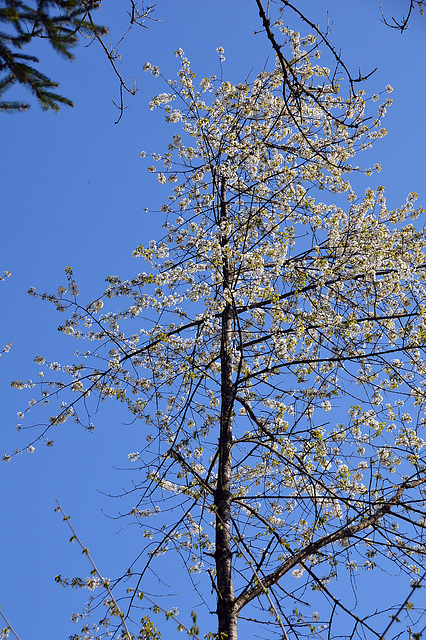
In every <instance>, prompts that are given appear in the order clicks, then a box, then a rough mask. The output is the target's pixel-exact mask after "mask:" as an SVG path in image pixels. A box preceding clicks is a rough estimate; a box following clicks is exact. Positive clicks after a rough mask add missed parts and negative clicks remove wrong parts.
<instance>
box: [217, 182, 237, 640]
mask: <svg viewBox="0 0 426 640" xmlns="http://www.w3.org/2000/svg"><path fill="white" fill-rule="evenodd" d="M227 217H228V212H227V206H226V181H225V180H224V179H222V180H221V185H220V221H221V222H222V223H223V222H226V220H227ZM221 246H222V251H223V253H222V265H223V287H222V288H223V295H224V297H225V300H226V304H225V307H224V309H223V312H222V335H221V346H220V362H221V411H220V434H219V462H218V465H219V466H218V478H217V487H216V492H215V508H216V552H215V560H216V575H217V590H218V598H217V617H218V633H219V635H218V638H219V640H236V639H237V613H236V609H235V598H234V588H233V582H232V549H231V470H232V413H233V405H234V395H235V393H234V387H233V382H232V326H233V313H234V312H233V305H232V302H231V299H230V292H231V289H232V264H231V260H230V257H229V255H228V253H227V252H226V248H227V247H228V246H229V234H228V232H227V231H224V232H222V236H221Z"/></svg>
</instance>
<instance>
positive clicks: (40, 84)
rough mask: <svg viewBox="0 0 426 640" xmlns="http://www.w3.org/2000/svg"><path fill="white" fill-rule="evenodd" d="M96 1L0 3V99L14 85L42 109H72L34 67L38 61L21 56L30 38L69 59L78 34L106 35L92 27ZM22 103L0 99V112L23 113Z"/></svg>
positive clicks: (24, 105)
mask: <svg viewBox="0 0 426 640" xmlns="http://www.w3.org/2000/svg"><path fill="white" fill-rule="evenodd" d="M100 4H101V2H100V1H99V0H32V2H21V1H20V0H0V98H1V97H2V96H3V94H4V92H5V91H6V90H7V89H10V88H11V87H12V86H13V85H15V84H20V85H23V86H24V87H25V88H26V89H28V90H29V91H31V93H32V94H33V95H34V96H35V97H36V98H37V100H38V101H39V103H40V105H41V106H42V107H43V109H54V110H55V111H59V108H60V107H61V106H62V105H63V104H67V105H69V106H73V103H72V102H71V100H69V99H68V98H65V97H63V96H61V95H60V94H58V93H56V91H55V89H56V88H57V87H58V86H59V85H58V83H57V82H54V81H52V80H51V79H50V78H48V77H47V76H45V75H44V74H43V73H41V72H40V71H39V70H37V69H36V68H35V65H37V64H38V63H39V59H38V58H37V57H35V56H34V55H28V54H26V53H24V50H25V48H26V47H27V46H28V45H29V44H30V43H31V42H32V40H33V39H34V38H38V39H45V40H48V41H49V42H50V44H51V45H52V47H53V48H54V49H55V51H56V52H57V53H59V54H60V55H62V56H64V57H65V58H68V59H69V60H72V59H73V58H74V56H73V54H72V52H71V50H72V48H73V47H74V46H75V45H76V44H77V42H78V37H79V35H80V34H82V33H85V34H89V35H90V34H93V35H94V34H99V35H103V34H105V33H107V30H106V29H105V28H104V27H100V26H98V25H95V24H94V23H93V21H92V19H91V16H90V11H92V10H94V9H97V8H98V7H99V6H100ZM28 108H29V104H27V103H25V102H15V101H7V100H6V101H5V100H0V111H9V112H13V111H24V110H26V109H28Z"/></svg>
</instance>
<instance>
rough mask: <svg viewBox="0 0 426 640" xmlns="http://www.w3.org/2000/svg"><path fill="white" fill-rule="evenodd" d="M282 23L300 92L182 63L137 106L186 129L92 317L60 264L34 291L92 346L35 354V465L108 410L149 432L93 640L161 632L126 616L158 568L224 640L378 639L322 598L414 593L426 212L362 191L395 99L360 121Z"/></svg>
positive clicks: (347, 601) (370, 617)
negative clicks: (56, 437)
mask: <svg viewBox="0 0 426 640" xmlns="http://www.w3.org/2000/svg"><path fill="white" fill-rule="evenodd" d="M280 28H281V31H282V34H283V35H284V36H285V37H286V39H287V46H288V47H289V49H291V54H289V55H288V57H287V59H288V60H291V69H290V71H291V75H292V77H293V78H294V80H295V81H297V83H298V84H299V85H300V86H301V87H303V93H301V95H300V96H299V97H297V96H295V95H294V92H286V90H285V83H284V93H283V69H282V65H281V64H280V60H278V61H277V66H276V67H275V68H273V69H272V70H270V71H263V72H262V73H260V74H259V75H258V76H257V77H255V78H254V80H253V81H252V82H250V83H249V82H248V81H244V82H242V83H241V84H237V85H234V84H232V83H230V82H226V81H222V80H217V79H216V78H214V77H209V78H203V79H202V80H201V82H200V84H199V85H198V84H197V85H196V84H195V79H194V74H193V72H192V71H191V68H190V65H189V62H188V60H187V59H186V57H185V55H184V53H183V51H181V50H179V51H177V52H176V54H177V57H178V58H179V59H180V62H181V67H180V70H179V72H178V79H177V81H169V82H168V88H167V92H165V93H161V94H159V95H157V96H155V97H154V99H153V100H152V103H151V107H152V108H162V109H164V112H165V116H166V120H167V121H168V122H169V123H170V124H171V126H173V127H176V128H179V131H180V133H177V132H176V133H174V135H173V141H172V142H171V144H170V145H169V149H168V151H167V153H164V154H162V155H159V154H153V156H152V158H153V161H152V162H153V163H152V165H151V166H150V167H149V169H148V170H149V171H150V172H151V173H153V174H154V175H156V177H157V179H158V181H159V182H160V183H161V184H163V185H164V189H165V190H166V202H165V203H164V204H163V205H162V207H161V209H160V211H161V212H162V214H163V217H164V237H163V238H162V239H160V240H158V241H155V240H152V241H151V242H149V245H148V246H145V245H143V244H140V245H139V246H138V247H137V248H136V249H135V251H134V256H135V258H137V259H140V260H142V261H143V262H144V263H145V265H147V266H145V267H143V268H145V270H141V272H140V273H138V274H137V275H135V276H134V277H132V278H130V279H128V280H122V279H120V278H118V277H109V278H107V281H108V287H107V289H106V291H105V292H104V294H103V295H102V296H100V297H99V298H98V299H97V300H95V301H94V302H93V303H92V304H90V305H88V306H87V307H84V306H81V305H80V304H79V303H78V299H77V295H78V288H77V284H76V282H75V280H74V278H73V274H72V270H71V269H67V277H68V283H67V286H66V287H61V288H60V289H59V291H58V293H57V294H55V295H48V294H42V295H41V297H43V298H45V299H47V300H49V301H50V302H51V303H53V304H54V305H55V306H56V308H57V309H58V311H62V312H65V311H66V312H68V317H67V318H66V319H65V321H64V322H63V324H62V325H61V327H60V330H61V331H63V332H64V333H65V334H67V335H69V336H73V337H74V338H77V339H79V340H86V341H87V343H88V347H87V350H86V352H85V353H84V358H82V359H79V360H78V361H77V362H75V363H73V364H71V365H60V364H59V363H57V362H50V363H48V362H46V361H45V359H44V358H43V357H42V356H38V357H37V358H36V362H37V363H38V364H40V365H42V364H45V365H47V366H48V367H49V368H50V369H52V370H54V371H56V372H57V373H56V375H57V378H56V379H55V380H51V381H49V382H48V383H46V382H43V383H41V399H40V400H39V401H38V402H40V403H44V404H46V403H48V402H52V403H53V402H56V401H57V398H59V400H58V402H59V403H60V405H59V406H58V408H57V410H55V412H54V415H53V416H52V417H51V418H50V420H49V422H48V423H46V424H45V425H44V427H43V431H42V433H39V434H37V436H36V437H35V438H34V441H33V442H32V443H31V444H30V446H29V448H30V450H33V447H34V445H35V444H36V442H37V441H38V440H40V439H44V440H45V442H46V444H47V445H51V444H52V437H53V436H52V433H54V430H55V428H56V426H57V425H59V424H62V423H64V422H66V420H67V419H69V418H72V419H73V420H74V421H76V422H77V423H79V424H82V425H83V426H85V427H86V428H88V429H93V428H94V425H93V423H92V418H91V413H92V412H93V410H94V409H96V407H97V406H98V403H99V401H104V400H108V399H111V398H116V399H118V400H120V401H121V402H122V403H123V405H125V406H126V407H127V409H128V411H129V412H130V415H131V417H132V420H134V421H141V423H142V424H143V425H144V438H145V442H144V445H143V447H140V450H139V451H134V452H132V453H130V454H129V460H130V461H131V462H132V463H133V464H134V465H135V467H136V469H137V470H135V474H136V478H137V480H136V485H135V491H134V492H133V495H135V492H137V498H136V499H135V501H134V506H133V507H132V508H131V509H130V510H129V513H128V514H127V516H128V517H129V518H131V519H133V520H135V521H136V522H137V523H139V524H140V526H141V527H142V529H143V530H144V539H145V541H146V547H145V548H144V549H142V550H141V549H138V560H137V561H135V564H134V565H133V566H132V567H131V568H130V569H129V570H128V571H127V573H126V574H125V576H123V577H122V578H121V579H120V580H118V581H117V582H110V581H105V580H103V579H101V577H100V574H97V573H96V571H95V572H94V573H93V575H92V577H91V578H89V579H87V580H86V581H81V582H80V583H78V582H77V583H73V586H75V585H77V586H88V587H89V588H96V587H99V588H100V589H102V588H105V589H106V590H107V593H106V596H105V598H106V599H105V604H106V606H107V609H108V611H107V614H106V616H105V618H103V620H102V621H101V623H100V627H102V628H101V629H100V630H99V627H98V628H97V629H98V632H99V633H100V634H102V633H103V627H107V628H108V633H110V634H111V636H112V637H127V638H129V637H134V638H136V637H137V638H154V637H158V636H157V635H156V634H157V631H156V630H155V628H154V627H153V626H152V623H151V622H150V621H149V619H148V618H146V617H145V618H142V621H141V622H140V623H139V622H138V620H136V618H135V612H137V607H138V606H140V600H142V602H143V598H144V584H145V580H146V576H147V570H148V568H150V567H152V566H154V565H155V563H156V562H161V561H160V558H159V556H162V555H164V554H171V553H173V551H176V552H177V553H178V554H179V555H180V557H181V558H182V561H183V566H184V567H186V569H187V571H188V573H189V576H190V578H191V579H193V580H194V581H195V580H196V579H197V580H198V577H199V578H200V580H201V582H200V583H199V584H201V587H200V588H202V589H203V594H204V595H203V597H204V599H205V602H206V603H207V606H208V607H209V608H210V610H211V611H214V612H215V614H216V615H217V620H218V625H217V632H216V633H212V632H210V633H208V634H207V635H206V636H205V637H208V638H217V639H220V640H225V639H228V640H235V639H236V638H237V624H238V621H239V619H240V620H244V621H246V622H244V624H249V622H250V621H251V622H252V623H253V624H254V625H255V628H256V630H257V629H258V627H259V625H265V634H268V633H271V634H272V635H273V634H278V637H280V638H286V639H287V638H290V637H295V638H299V637H301V636H304V635H306V636H311V635H314V636H315V637H323V636H322V635H321V632H322V630H323V629H324V628H325V627H326V628H327V629H328V634H329V637H331V636H335V635H339V634H340V635H344V636H345V637H346V636H347V637H354V636H359V637H363V636H366V637H374V636H377V637H381V636H382V631H383V629H382V627H383V617H381V615H380V612H379V611H377V607H376V606H375V604H374V603H373V606H372V607H371V609H370V610H369V611H366V610H364V609H362V610H361V609H358V608H356V607H355V606H354V605H353V598H352V593H351V592H350V593H349V594H348V593H347V592H346V591H345V590H343V592H342V589H339V586H338V583H337V579H338V578H340V579H341V580H344V578H343V577H342V576H344V575H347V576H349V577H350V579H351V580H355V576H356V572H357V570H358V571H359V572H361V569H363V570H365V571H373V570H374V571H375V572H380V571H384V572H386V571H387V570H389V569H390V568H395V567H397V568H398V570H400V571H402V572H405V573H407V574H408V575H409V576H410V578H413V580H414V581H416V580H417V579H418V578H417V576H419V572H421V570H422V569H423V566H424V554H425V550H426V549H425V544H424V542H425V541H424V538H423V535H424V528H425V524H424V508H425V495H424V491H425V485H426V473H425V464H424V458H423V457H422V449H423V447H424V444H425V442H424V440H423V439H422V437H421V431H422V429H423V427H424V424H425V418H424V417H423V416H424V411H423V410H424V406H425V392H424V385H423V379H424V376H425V371H426V367H425V364H424V362H423V359H422V349H423V344H424V342H425V335H426V333H425V331H426V318H425V309H426V307H425V306H424V299H425V284H424V245H425V234H424V232H423V231H421V230H418V229H417V228H416V227H415V226H414V225H413V224H412V223H411V222H410V221H409V219H414V218H416V217H417V215H418V214H419V213H421V212H422V209H416V208H415V207H414V201H415V198H416V196H415V194H410V195H409V196H408V198H407V201H406V202H405V204H404V205H403V206H401V207H400V208H399V209H396V210H389V209H388V208H387V206H386V200H385V195H384V190H383V188H382V187H378V188H377V189H370V188H368V189H367V190H366V191H365V194H364V195H363V196H362V197H357V196H356V194H355V191H354V188H353V184H354V183H355V182H356V181H358V182H360V181H361V174H362V172H361V170H360V169H359V167H358V166H355V165H354V164H353V158H354V157H355V155H356V153H357V152H358V151H361V150H363V149H366V148H369V147H370V146H371V144H372V142H373V141H374V140H375V139H377V138H380V137H382V136H383V135H384V134H385V132H386V130H385V129H384V128H382V126H381V117H382V115H383V114H384V112H385V110H386V106H387V105H388V104H389V103H390V102H391V100H390V98H389V97H386V98H385V99H384V101H383V102H382V104H381V105H380V107H379V110H378V115H377V117H376V118H375V119H373V120H371V121H370V120H367V116H366V106H367V102H366V100H365V99H364V97H363V92H358V93H355V94H354V95H353V96H352V98H351V99H344V98H341V97H340V96H339V93H338V88H337V87H336V85H335V83H333V82H331V81H330V79H329V70H328V69H326V68H325V67H322V66H319V65H318V64H317V58H319V56H320V54H319V52H318V51H315V48H314V45H315V38H313V37H307V38H301V37H300V36H299V35H298V34H297V33H294V32H292V31H290V30H288V29H286V28H284V27H283V26H282V25H281V26H280ZM308 49H309V50H313V55H312V56H310V55H309V54H308ZM218 51H219V54H220V56H221V59H223V50H221V49H220V48H219V49H218ZM145 69H146V70H147V71H151V72H152V73H153V74H154V75H159V71H158V69H156V68H155V67H153V66H152V65H150V64H148V63H147V64H146V65H145ZM387 90H388V92H390V91H391V88H390V87H388V88H387ZM376 98H378V96H376V97H375V98H374V99H376ZM368 122H371V124H368ZM379 168H380V167H379V166H378V165H376V166H375V167H374V171H375V170H378V169H379ZM366 173H367V175H371V174H372V173H373V169H371V170H367V171H366ZM351 174H352V175H353V176H354V180H353V181H352V184H351V182H350V181H349V177H351ZM143 268H142V269H143ZM30 293H31V294H32V295H34V296H37V295H39V294H37V293H36V292H35V290H30ZM122 300H124V303H123V302H121V301H122ZM92 344H93V345H94V346H93V347H92V346H91V345H92ZM61 372H62V373H61ZM12 386H14V387H18V388H22V387H25V386H28V385H27V384H26V383H24V382H23V381H14V382H13V383H12ZM30 386H34V384H33V383H30ZM67 394H69V396H67ZM72 394H74V395H72ZM38 402H37V403H35V404H38ZM30 404H34V401H32V402H31V403H30ZM27 411H29V409H28V410H27ZM25 413H26V412H24V413H23V414H21V416H20V417H21V418H24V416H25ZM5 459H6V460H8V459H10V456H9V455H6V456H5ZM199 574H200V576H199ZM203 575H205V576H206V578H205V580H207V586H206V583H205V582H203ZM168 578H169V579H170V576H168ZM58 581H60V582H63V583H66V581H65V580H63V579H62V578H61V577H58ZM194 584H195V582H194ZM197 584H198V583H197ZM123 585H125V588H124V591H123V592H120V589H122V587H123ZM203 585H204V586H203ZM197 588H198V587H197ZM210 588H211V590H212V593H213V595H212V597H211V601H209V599H208V591H209V589H210ZM111 593H113V594H114V597H113V598H112V597H110V595H109V594H111ZM410 609H411V611H410V615H411V614H412V613H413V612H414V611H415V609H414V608H413V607H412V605H411V603H410ZM395 611H396V610H395ZM391 613H392V608H391ZM167 615H168V617H174V616H175V612H174V611H173V610H172V611H169V612H167ZM375 616H377V618H375ZM77 618H78V616H77ZM114 621H116V622H115V623H114ZM179 624H180V623H179ZM180 628H182V627H180ZM98 632H97V631H95V630H93V629H92V630H90V628H89V627H88V626H87V625H86V626H85V627H84V628H83V631H82V634H81V635H76V636H75V638H89V637H95V636H96V635H97V633H98ZM120 633H121V636H120ZM189 634H190V635H192V636H194V637H197V636H198V634H199V631H198V629H197V627H196V625H195V624H194V626H193V627H192V628H191V629H189ZM250 637H253V632H252V635H251V636H250Z"/></svg>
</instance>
